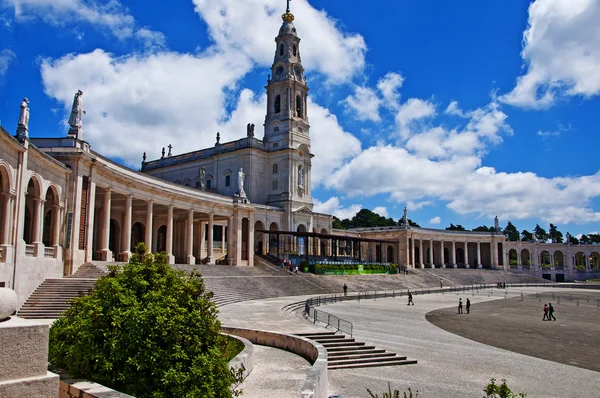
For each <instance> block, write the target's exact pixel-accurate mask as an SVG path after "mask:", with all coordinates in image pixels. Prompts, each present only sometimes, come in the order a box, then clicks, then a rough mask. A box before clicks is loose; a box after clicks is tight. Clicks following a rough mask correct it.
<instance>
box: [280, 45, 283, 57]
mask: <svg viewBox="0 0 600 398" xmlns="http://www.w3.org/2000/svg"><path fill="white" fill-rule="evenodd" d="M282 55H283V44H280V45H279V56H282Z"/></svg>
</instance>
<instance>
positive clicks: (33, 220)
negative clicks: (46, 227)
mask: <svg viewBox="0 0 600 398" xmlns="http://www.w3.org/2000/svg"><path fill="white" fill-rule="evenodd" d="M40 188H41V183H40V181H39V179H38V177H36V176H35V175H32V176H31V178H30V179H29V182H28V183H27V190H26V192H25V214H24V220H23V221H24V228H23V240H24V241H25V243H26V244H28V245H30V244H32V243H34V242H35V240H36V239H37V238H38V236H41V235H37V234H38V233H39V232H41V231H39V228H42V226H43V224H42V223H43V221H44V220H43V217H42V216H41V215H40V214H38V209H39V207H38V204H37V203H35V200H36V199H37V200H39V199H41V195H42V192H41V190H40ZM40 224H42V225H40ZM36 228H37V230H36Z"/></svg>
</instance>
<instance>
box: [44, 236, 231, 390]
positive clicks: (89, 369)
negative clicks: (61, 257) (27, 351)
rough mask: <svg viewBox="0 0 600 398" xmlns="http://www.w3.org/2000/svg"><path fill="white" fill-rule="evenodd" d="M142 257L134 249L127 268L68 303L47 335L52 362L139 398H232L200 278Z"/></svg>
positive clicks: (224, 353)
mask: <svg viewBox="0 0 600 398" xmlns="http://www.w3.org/2000/svg"><path fill="white" fill-rule="evenodd" d="M145 252H146V247H145V245H144V244H143V243H141V244H138V246H137V247H136V253H135V254H134V255H133V256H132V259H131V261H130V263H129V264H127V265H125V266H124V267H122V269H121V268H119V267H116V266H115V267H110V272H109V274H108V275H107V276H105V277H103V278H101V279H99V280H98V282H97V284H96V287H95V289H94V290H93V291H92V292H91V294H90V295H89V296H81V297H78V298H76V299H74V300H73V305H72V307H71V308H70V309H69V310H67V311H66V312H65V316H64V318H62V319H59V320H57V321H56V322H54V324H53V325H52V327H51V329H50V351H49V358H50V362H52V363H53V364H54V365H57V366H59V367H62V368H64V369H65V370H67V371H68V372H69V373H71V374H72V375H73V376H75V377H85V378H88V379H90V380H93V381H95V382H98V383H100V384H104V385H106V386H108V387H111V388H114V389H116V390H118V391H122V392H124V393H127V394H130V395H134V396H136V397H138V398H144V397H153V398H161V397H231V396H237V395H238V394H239V393H240V392H239V391H232V389H231V386H232V384H234V383H235V382H238V381H239V373H238V374H237V375H234V374H233V372H232V370H230V369H229V367H228V364H227V362H228V357H230V356H231V355H232V351H231V350H228V349H227V345H228V344H227V343H226V340H225V337H224V336H222V335H220V326H221V325H220V322H219V320H218V319H217V307H216V306H215V304H214V303H213V302H211V301H210V299H211V298H212V292H207V291H206V289H205V286H204V283H203V281H202V277H201V275H200V274H199V273H197V272H193V273H192V274H191V275H187V274H185V273H184V272H181V271H175V270H173V269H172V268H171V267H169V266H168V265H166V264H165V259H166V256H165V255H164V254H161V255H157V256H156V258H154V256H153V255H152V254H145Z"/></svg>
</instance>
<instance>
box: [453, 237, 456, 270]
mask: <svg viewBox="0 0 600 398" xmlns="http://www.w3.org/2000/svg"><path fill="white" fill-rule="evenodd" d="M452 268H456V241H454V240H453V241H452Z"/></svg>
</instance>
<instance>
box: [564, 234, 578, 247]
mask: <svg viewBox="0 0 600 398" xmlns="http://www.w3.org/2000/svg"><path fill="white" fill-rule="evenodd" d="M567 233H568V232H567ZM569 242H570V243H571V244H572V245H578V244H579V239H577V237H575V236H573V235H571V234H569ZM569 242H567V243H569Z"/></svg>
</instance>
